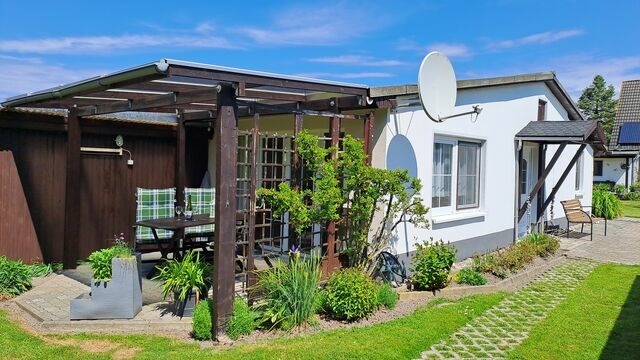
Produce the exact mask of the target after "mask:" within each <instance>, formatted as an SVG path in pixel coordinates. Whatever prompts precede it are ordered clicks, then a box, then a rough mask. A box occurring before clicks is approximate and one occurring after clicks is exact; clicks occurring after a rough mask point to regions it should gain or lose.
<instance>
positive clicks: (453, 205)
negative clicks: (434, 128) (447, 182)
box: [429, 135, 485, 216]
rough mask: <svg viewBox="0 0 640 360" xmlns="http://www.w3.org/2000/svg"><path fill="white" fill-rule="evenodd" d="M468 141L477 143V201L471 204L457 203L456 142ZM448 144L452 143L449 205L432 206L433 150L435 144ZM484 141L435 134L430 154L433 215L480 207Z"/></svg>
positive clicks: (478, 208) (431, 199)
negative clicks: (460, 204)
mask: <svg viewBox="0 0 640 360" xmlns="http://www.w3.org/2000/svg"><path fill="white" fill-rule="evenodd" d="M460 142H462V143H468V144H477V145H478V161H477V162H478V164H477V167H478V169H477V174H478V181H477V189H476V191H477V202H476V204H473V205H462V206H459V205H458V181H459V180H458V166H459V164H458V143H460ZM437 143H440V144H448V145H452V147H453V148H452V152H451V157H452V159H451V202H450V205H449V206H441V207H434V206H433V205H434V204H433V194H434V191H435V189H434V184H433V176H434V170H435V169H434V167H433V152H435V144H437ZM484 143H485V141H483V140H479V139H469V138H462V137H451V136H443V135H435V137H434V141H433V146H432V156H431V159H430V161H431V164H430V166H431V183H432V185H431V186H432V187H431V197H430V198H429V199H430V202H431V211H430V212H431V213H432V215H434V216H438V215H445V214H454V213H463V212H477V211H479V210H480V209H481V207H482V201H483V196H482V193H483V191H484V182H483V179H484V164H483V161H484V156H483V152H484Z"/></svg>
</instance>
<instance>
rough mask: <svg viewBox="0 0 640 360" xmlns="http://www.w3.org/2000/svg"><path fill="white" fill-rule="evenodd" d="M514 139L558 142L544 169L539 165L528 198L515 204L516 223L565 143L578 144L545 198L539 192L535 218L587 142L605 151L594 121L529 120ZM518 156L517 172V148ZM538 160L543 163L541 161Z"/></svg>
mask: <svg viewBox="0 0 640 360" xmlns="http://www.w3.org/2000/svg"><path fill="white" fill-rule="evenodd" d="M515 140H516V141H518V142H521V141H528V142H534V143H538V144H557V145H559V146H558V149H557V150H556V152H555V153H554V154H553V157H552V158H551V160H550V161H549V163H548V165H547V166H546V167H544V169H540V172H539V174H538V181H537V182H536V184H535V185H534V186H533V189H532V190H531V193H530V194H529V197H528V198H527V199H528V201H527V202H526V203H524V204H520V205H519V207H518V212H517V219H516V221H515V222H516V224H517V222H518V221H520V219H521V218H522V217H523V216H524V214H525V213H526V211H527V207H528V206H529V204H530V201H532V200H533V199H535V198H536V197H537V196H538V195H539V193H540V191H541V190H542V191H544V190H543V185H544V182H545V180H546V178H547V176H548V175H549V173H550V172H551V169H552V168H553V166H554V165H555V164H556V162H557V161H558V159H559V158H560V155H561V154H562V152H563V151H564V149H565V148H566V146H567V145H568V144H578V145H580V146H579V147H578V150H577V151H576V153H575V155H574V156H573V158H572V159H571V161H569V164H567V167H566V169H565V170H564V172H563V173H562V175H561V176H560V178H559V179H558V182H557V183H556V184H555V185H554V187H553V189H552V190H551V193H550V194H549V196H547V197H546V199H545V198H544V193H543V194H542V195H540V196H541V197H542V198H541V199H540V200H541V201H539V202H538V211H537V213H538V216H537V217H538V219H540V217H541V216H542V214H543V213H544V211H545V210H546V208H547V206H549V204H550V203H551V201H553V199H554V196H555V195H556V193H557V191H558V190H559V189H560V186H562V183H563V182H564V180H565V179H566V177H567V176H568V175H569V172H570V171H571V169H572V168H573V166H574V165H575V163H576V162H577V161H578V159H579V158H580V155H582V151H583V150H584V149H585V147H586V146H587V145H591V146H592V147H593V148H594V150H595V151H606V149H607V148H606V146H605V144H606V140H607V138H606V136H605V134H604V131H603V130H602V127H601V126H600V124H599V123H598V122H597V121H532V122H530V123H529V124H527V125H526V126H525V127H524V128H522V130H520V131H519V132H518V133H517V134H516V136H515ZM518 157H519V159H518V162H517V164H516V166H517V167H518V169H517V170H518V172H517V173H520V169H519V167H520V163H521V161H522V152H521V151H520V152H519V155H518ZM542 164H544V161H543V162H542ZM516 227H517V225H516Z"/></svg>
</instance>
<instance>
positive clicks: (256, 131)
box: [245, 114, 260, 301]
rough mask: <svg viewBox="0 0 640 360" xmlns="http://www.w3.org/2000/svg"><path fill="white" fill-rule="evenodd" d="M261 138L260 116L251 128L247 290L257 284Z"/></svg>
mask: <svg viewBox="0 0 640 360" xmlns="http://www.w3.org/2000/svg"><path fill="white" fill-rule="evenodd" d="M259 137H260V114H254V115H253V126H252V127H251V156H250V159H249V161H250V162H251V175H250V177H251V185H250V187H251V193H250V194H249V202H250V205H249V230H248V233H247V237H248V239H247V240H248V247H247V253H246V254H245V255H246V256H247V288H249V289H252V288H254V287H255V285H256V282H257V276H256V272H255V270H256V266H255V259H254V256H253V250H254V249H255V244H256V201H257V195H256V185H257V184H258V179H257V177H258V174H257V169H256V167H257V166H258V154H257V151H258V143H259ZM253 295H254V294H253V291H249V300H250V301H253V299H252V296H253Z"/></svg>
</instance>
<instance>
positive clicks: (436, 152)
mask: <svg viewBox="0 0 640 360" xmlns="http://www.w3.org/2000/svg"><path fill="white" fill-rule="evenodd" d="M452 154H453V145H451V144H442V143H435V144H434V145H433V185H432V188H431V190H432V198H431V206H432V207H434V208H437V207H443V206H451V161H452V160H451V159H452Z"/></svg>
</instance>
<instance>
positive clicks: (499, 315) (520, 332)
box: [422, 260, 597, 359]
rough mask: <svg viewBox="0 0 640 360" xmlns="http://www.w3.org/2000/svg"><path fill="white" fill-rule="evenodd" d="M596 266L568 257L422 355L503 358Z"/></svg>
mask: <svg viewBox="0 0 640 360" xmlns="http://www.w3.org/2000/svg"><path fill="white" fill-rule="evenodd" d="M595 266H597V263H595V262H590V261H576V260H572V261H568V262H566V263H564V264H562V265H560V266H558V267H556V268H555V269H552V270H550V271H549V272H547V273H546V274H544V275H542V276H541V277H540V278H538V279H537V280H535V281H534V282H532V283H531V284H530V285H529V286H527V287H525V288H523V289H522V290H520V291H519V292H516V293H515V294H513V295H511V296H509V297H508V298H506V299H504V300H503V301H501V302H500V303H499V304H497V305H496V306H494V307H493V308H491V309H489V310H487V311H486V312H485V313H484V314H482V315H480V316H478V317H476V318H475V319H473V320H472V321H470V322H469V323H468V324H467V325H465V326H463V327H462V328H460V329H458V331H456V332H455V333H454V334H452V335H451V336H450V337H449V338H448V339H445V340H443V341H441V342H439V343H438V344H435V345H433V346H432V347H431V348H430V349H429V350H427V351H425V352H423V353H422V358H423V359H442V358H445V359H478V358H487V359H501V358H506V356H507V354H508V352H509V351H510V350H513V349H514V348H515V347H517V346H518V345H520V344H521V343H522V341H524V339H526V338H527V336H528V333H529V331H530V330H531V328H532V327H533V326H534V325H535V324H537V323H538V322H540V321H541V320H542V319H544V318H545V317H546V316H547V314H548V313H549V312H550V311H551V310H552V309H553V308H554V307H555V306H556V305H557V304H559V303H560V302H562V301H563V300H564V299H565V298H566V296H567V295H568V294H569V293H570V292H572V291H573V290H574V289H575V288H576V287H577V286H578V284H579V283H580V282H581V281H582V280H584V278H586V277H587V275H588V274H589V273H590V272H591V271H592V270H593V268H595Z"/></svg>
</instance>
